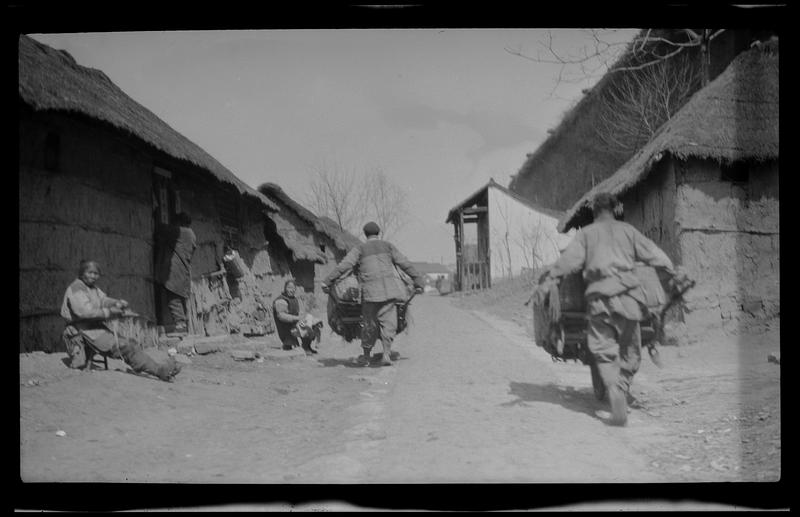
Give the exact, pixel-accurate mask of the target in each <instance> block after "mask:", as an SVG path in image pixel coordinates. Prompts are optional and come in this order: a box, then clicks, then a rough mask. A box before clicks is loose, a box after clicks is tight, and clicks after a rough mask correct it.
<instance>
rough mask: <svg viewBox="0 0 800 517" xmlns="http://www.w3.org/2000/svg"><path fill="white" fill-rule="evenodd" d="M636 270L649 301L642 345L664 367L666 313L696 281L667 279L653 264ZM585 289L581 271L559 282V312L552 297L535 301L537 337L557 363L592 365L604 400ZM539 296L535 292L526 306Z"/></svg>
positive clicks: (595, 384) (597, 394) (595, 383)
mask: <svg viewBox="0 0 800 517" xmlns="http://www.w3.org/2000/svg"><path fill="white" fill-rule="evenodd" d="M635 271H636V274H637V276H638V277H639V279H640V280H641V282H642V286H643V288H644V292H645V298H646V301H647V303H646V304H644V305H645V307H644V308H645V310H643V311H642V312H643V314H644V316H643V318H642V320H641V321H640V332H641V343H642V347H643V348H646V349H647V352H648V355H649V356H650V359H651V360H652V361H653V363H654V364H655V365H656V366H658V367H659V368H661V367H662V363H661V358H660V355H659V351H658V347H659V346H660V345H662V344H663V343H664V323H665V316H666V314H667V312H668V311H669V310H670V308H671V307H672V306H674V305H675V304H676V303H678V302H679V301H682V300H683V295H684V294H685V293H686V292H687V291H688V290H689V289H690V288H692V287H694V285H695V281H694V280H689V279H688V278H685V277H683V278H682V280H681V281H680V282H673V281H670V279H669V278H666V274H664V273H662V272H659V271H657V270H656V269H655V268H653V267H650V266H644V265H637V266H636V270H635ZM542 278H544V275H543V276H542ZM584 291H585V286H584V282H583V278H582V276H581V273H574V274H572V275H568V276H566V277H565V278H563V279H562V281H561V282H560V284H559V285H558V301H559V310H558V311H552V310H551V307H549V301H550V296H545V297H544V300H543V303H538V302H535V303H534V304H533V318H534V331H535V336H534V339H535V341H536V344H537V345H538V346H540V347H542V348H544V349H545V351H547V352H548V353H549V354H550V357H551V358H552V360H553V361H554V362H559V361H570V360H572V361H580V362H581V363H583V364H585V365H587V366H589V369H590V372H591V377H592V388H593V390H594V394H595V397H597V399H598V400H603V399H604V398H605V396H606V387H605V384H604V383H603V380H602V378H601V377H600V371H599V369H598V367H597V363H596V361H595V358H594V355H593V354H592V353H591V352H590V351H589V345H588V339H587V335H588V331H587V325H588V321H587V316H586V304H585V299H584V296H583V293H584ZM535 298H536V295H535V294H534V295H533V296H531V299H529V300H528V302H526V305H527V304H529V303H530V302H531V301H532V300H534V299H535ZM554 313H555V314H558V319H557V320H554V319H552V318H549V317H548V315H550V314H554Z"/></svg>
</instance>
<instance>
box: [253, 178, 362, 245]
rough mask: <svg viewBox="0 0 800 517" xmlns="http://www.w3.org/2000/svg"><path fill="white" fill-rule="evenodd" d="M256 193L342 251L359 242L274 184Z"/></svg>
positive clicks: (263, 187)
mask: <svg viewBox="0 0 800 517" xmlns="http://www.w3.org/2000/svg"><path fill="white" fill-rule="evenodd" d="M258 191H259V192H260V193H262V194H263V195H265V196H266V197H267V198H269V199H271V200H273V201H275V202H276V203H277V204H278V205H283V206H285V207H287V208H288V209H290V210H292V211H293V212H294V213H295V214H296V215H297V216H298V217H300V219H302V220H304V221H306V222H307V223H308V224H309V225H310V226H312V227H313V228H314V229H315V230H316V231H318V232H320V233H322V234H324V235H325V236H327V237H328V238H330V239H331V240H332V241H333V242H334V243H335V244H336V246H337V247H338V248H339V249H340V250H342V251H345V252H346V251H349V250H350V248H352V247H353V246H355V245H356V244H358V243H360V242H361V241H360V240H359V239H358V238H357V237H355V236H354V235H353V234H351V233H349V232H347V231H343V230H341V229H340V228H339V225H338V224H336V222H334V221H333V220H331V219H329V218H327V217H317V216H316V215H315V214H314V213H313V212H312V211H311V210H309V209H307V208H306V207H304V206H303V205H301V204H300V203H298V202H297V201H295V200H294V199H292V198H291V197H289V195H288V194H286V192H284V190H283V189H282V188H281V187H280V185H276V184H275V183H262V184H261V185H259V187H258Z"/></svg>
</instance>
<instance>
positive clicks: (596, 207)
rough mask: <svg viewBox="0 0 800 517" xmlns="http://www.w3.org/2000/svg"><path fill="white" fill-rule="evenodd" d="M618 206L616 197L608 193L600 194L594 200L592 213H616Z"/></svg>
mask: <svg viewBox="0 0 800 517" xmlns="http://www.w3.org/2000/svg"><path fill="white" fill-rule="evenodd" d="M618 204H619V201H617V198H616V196H614V195H613V194H609V193H608V192H600V193H599V194H597V195H596V196H594V199H592V213H595V214H597V213H598V212H600V210H609V211H611V212H616V209H617V205H618Z"/></svg>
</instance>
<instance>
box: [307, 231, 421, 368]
mask: <svg viewBox="0 0 800 517" xmlns="http://www.w3.org/2000/svg"><path fill="white" fill-rule="evenodd" d="M379 233H380V228H379V227H378V225H377V224H376V223H374V222H369V223H367V224H365V225H364V235H365V236H366V238H367V240H366V242H362V243H360V244H359V245H358V246H355V247H354V248H353V249H352V250H350V252H349V253H348V254H347V255H346V256H345V257H344V259H342V261H341V262H340V263H339V264H338V265H337V266H336V268H334V270H333V271H331V272H330V274H329V275H328V276H327V277H326V278H325V280H324V281H323V283H322V289H323V291H324V292H329V290H330V286H333V285H334V283H335V282H336V281H337V279H339V278H340V277H341V276H342V275H344V274H345V273H347V272H348V271H352V270H353V268H355V267H356V266H357V267H358V280H359V283H360V284H361V294H362V300H361V317H362V324H363V328H362V335H361V348H362V349H363V350H364V353H363V355H362V356H361V357H359V363H360V364H362V365H363V364H367V363H368V362H369V357H370V350H371V349H372V347H373V345H374V343H375V340H376V339H377V337H378V334H380V339H381V344H382V345H383V364H386V365H388V364H391V361H392V360H391V346H392V340H393V339H394V336H395V333H396V331H397V310H396V308H395V302H399V301H402V300H406V299H407V290H406V285H405V283H404V281H403V280H402V279H401V277H400V273H399V272H398V271H397V270H396V269H395V266H397V267H398V268H399V269H400V270H402V271H403V272H405V274H407V275H408V276H410V277H411V278H412V279H413V281H414V288H415V290H416V291H417V292H422V288H423V285H424V280H423V278H422V276H421V275H420V274H419V273H418V272H417V270H416V269H414V266H413V265H412V264H411V262H409V260H408V259H407V258H406V257H405V256H403V254H402V253H400V252H399V251H398V250H397V248H396V247H395V246H394V244H392V243H390V242H387V241H384V240H382V239H379V238H378V235H379Z"/></svg>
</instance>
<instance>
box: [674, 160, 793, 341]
mask: <svg viewBox="0 0 800 517" xmlns="http://www.w3.org/2000/svg"><path fill="white" fill-rule="evenodd" d="M675 167H676V174H677V176H676V177H677V182H678V185H677V196H676V208H675V223H676V228H677V232H678V243H679V246H680V249H681V257H682V261H681V263H682V265H683V267H685V268H686V270H687V272H688V273H689V274H690V275H691V276H692V277H693V278H695V279H697V281H698V283H697V286H696V288H695V289H693V290H692V291H690V292H689V294H688V296H687V304H686V311H685V314H684V317H685V321H686V324H687V327H688V329H689V331H690V332H693V333H696V334H702V332H704V331H711V330H723V331H725V332H728V333H739V332H743V331H754V330H759V329H761V328H762V327H763V326H765V325H768V324H769V321H770V320H771V319H773V318H779V317H780V249H779V241H780V221H779V204H778V189H779V185H778V164H777V162H768V163H761V164H750V165H748V175H749V181H746V182H740V183H734V182H731V181H726V180H723V179H722V175H721V169H720V165H719V164H717V163H716V162H712V161H701V160H691V161H689V162H675Z"/></svg>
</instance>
